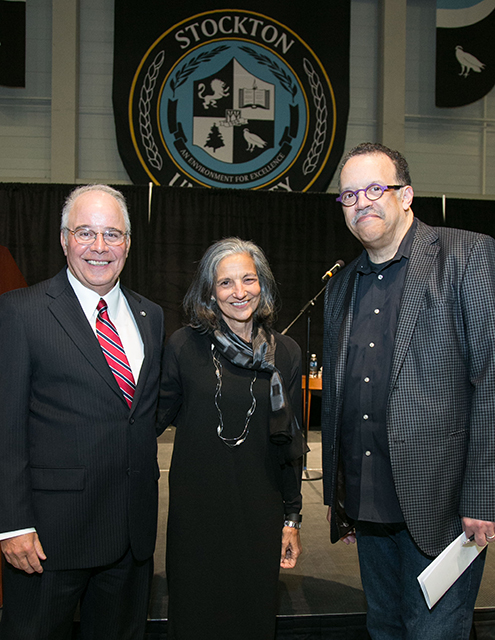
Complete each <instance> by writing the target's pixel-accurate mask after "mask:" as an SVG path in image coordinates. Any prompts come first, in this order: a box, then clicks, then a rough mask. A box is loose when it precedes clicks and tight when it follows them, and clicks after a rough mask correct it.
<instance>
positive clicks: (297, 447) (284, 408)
mask: <svg viewBox="0 0 495 640" xmlns="http://www.w3.org/2000/svg"><path fill="white" fill-rule="evenodd" d="M210 337H211V340H212V342H213V344H214V345H215V347H216V348H217V349H218V351H219V352H220V353H221V354H222V355H223V356H224V357H225V358H227V360H229V362H231V363H232V364H234V365H236V366H238V367H242V368H243V369H252V370H256V371H267V372H268V373H270V374H271V378H270V404H271V414H270V441H271V442H273V443H274V444H276V445H279V447H280V448H279V459H280V461H281V462H282V463H287V462H290V461H292V460H297V459H298V458H300V457H301V456H302V455H304V454H305V453H306V452H307V451H309V448H308V446H307V444H306V441H305V439H304V435H303V433H302V431H301V428H300V426H299V423H298V421H297V418H296V416H295V415H294V412H293V411H292V407H291V404H290V399H289V397H288V395H287V391H286V390H285V385H284V380H283V378H282V375H281V373H280V371H279V370H278V369H277V367H276V366H275V349H276V348H277V344H276V342H275V336H274V335H273V334H272V333H271V332H270V333H269V332H267V331H265V329H263V327H261V326H257V325H255V326H254V330H253V341H252V343H251V344H249V343H247V342H244V340H242V339H241V338H239V336H238V335H236V334H235V333H234V332H233V331H231V329H230V328H229V327H228V326H227V324H226V323H225V322H223V321H221V326H220V328H219V329H216V330H215V331H214V332H213V333H212V334H210Z"/></svg>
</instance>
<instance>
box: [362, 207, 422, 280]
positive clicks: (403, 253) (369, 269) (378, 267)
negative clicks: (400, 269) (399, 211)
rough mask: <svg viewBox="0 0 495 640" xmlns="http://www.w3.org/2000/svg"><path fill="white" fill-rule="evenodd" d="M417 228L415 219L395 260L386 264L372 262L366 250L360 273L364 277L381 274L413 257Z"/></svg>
mask: <svg viewBox="0 0 495 640" xmlns="http://www.w3.org/2000/svg"><path fill="white" fill-rule="evenodd" d="M416 227H417V220H416V218H414V219H413V221H412V224H411V226H410V227H409V229H408V230H407V232H406V235H405V236H404V237H403V238H402V242H401V243H400V245H399V248H398V249H397V253H396V254H395V256H394V257H393V258H391V259H390V260H387V261H386V262H382V263H381V264H375V263H374V262H371V260H370V258H369V255H368V252H367V251H366V249H365V250H364V251H363V252H362V254H361V258H360V260H359V264H358V268H357V270H358V273H362V274H364V275H367V274H369V273H379V272H380V271H383V270H384V269H386V268H387V267H388V266H389V265H391V264H392V263H394V262H399V261H400V260H401V259H402V258H407V259H409V256H410V255H411V247H412V243H413V239H414V234H415V233H416Z"/></svg>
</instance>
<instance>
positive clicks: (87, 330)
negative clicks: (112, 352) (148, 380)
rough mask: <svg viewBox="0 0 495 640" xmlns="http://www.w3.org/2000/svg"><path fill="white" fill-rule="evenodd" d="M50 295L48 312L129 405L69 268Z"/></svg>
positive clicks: (48, 292) (57, 278) (55, 282)
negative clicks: (88, 316)
mask: <svg viewBox="0 0 495 640" xmlns="http://www.w3.org/2000/svg"><path fill="white" fill-rule="evenodd" d="M47 295H48V296H50V297H51V298H52V302H51V303H50V304H49V307H48V308H49V310H50V312H51V313H52V314H53V316H54V317H55V319H56V320H57V322H58V323H59V324H60V325H61V326H62V328H63V329H64V331H65V332H66V333H67V335H68V336H69V337H70V338H71V340H72V341H73V342H74V344H75V346H76V347H77V348H78V349H79V351H80V352H81V353H82V354H83V356H84V357H85V358H86V360H87V361H88V362H89V364H90V365H91V366H92V367H93V368H94V369H95V372H96V373H97V374H98V375H100V376H101V377H102V378H103V380H104V381H105V382H106V383H107V384H108V385H109V387H110V388H111V389H112V391H114V392H115V393H117V394H118V395H119V397H120V398H122V401H123V402H125V400H124V397H123V395H122V392H121V390H120V388H119V385H118V384H117V381H116V380H115V377H114V375H113V373H112V372H111V370H110V368H109V366H108V364H107V361H106V360H105V356H104V355H103V352H102V350H101V347H100V345H99V343H98V340H97V339H96V336H95V334H94V332H93V330H92V328H91V326H90V324H89V322H88V320H87V318H86V316H85V315H84V311H83V310H82V307H81V305H80V304H79V300H78V299H77V296H76V294H75V293H74V290H73V288H72V287H71V286H70V284H69V281H68V280H67V275H66V270H65V268H64V269H63V270H62V271H61V272H60V273H59V274H58V275H56V276H55V277H54V278H53V279H52V281H51V283H50V286H49V288H48V291H47Z"/></svg>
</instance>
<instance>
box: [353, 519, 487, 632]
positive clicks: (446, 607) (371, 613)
mask: <svg viewBox="0 0 495 640" xmlns="http://www.w3.org/2000/svg"><path fill="white" fill-rule="evenodd" d="M356 537H357V544H358V554H359V565H360V569H361V580H362V583H363V588H364V593H365V595H366V600H367V603H368V613H367V627H368V632H369V634H370V636H371V637H372V639H373V640H468V638H469V633H470V630H471V625H472V621H473V611H474V605H475V602H476V596H477V594H478V590H479V587H480V583H481V577H482V575H483V568H484V565H485V557H486V549H485V551H483V552H482V553H481V554H480V555H479V556H478V558H476V560H475V561H474V562H473V563H472V564H471V565H470V566H469V567H468V568H467V569H466V571H465V572H464V573H463V574H462V575H461V576H460V577H459V579H458V580H457V581H456V582H455V583H454V584H453V585H452V587H451V588H450V589H449V590H448V591H447V593H446V594H445V595H444V596H443V597H442V598H441V599H440V600H439V601H438V602H437V604H436V605H435V606H434V607H433V608H432V609H431V610H430V609H428V606H427V604H426V601H425V599H424V596H423V592H422V591H421V587H420V586H419V582H418V580H417V577H418V576H419V574H420V573H421V572H422V571H423V569H425V568H426V567H427V566H428V565H429V564H430V562H431V561H432V560H433V558H430V557H429V556H426V555H425V554H424V553H422V552H421V551H420V550H419V549H418V547H417V546H416V544H415V543H414V541H413V539H412V538H411V536H410V535H409V532H408V531H407V528H406V526H405V525H404V524H390V525H389V524H376V523H372V522H358V523H357V524H356Z"/></svg>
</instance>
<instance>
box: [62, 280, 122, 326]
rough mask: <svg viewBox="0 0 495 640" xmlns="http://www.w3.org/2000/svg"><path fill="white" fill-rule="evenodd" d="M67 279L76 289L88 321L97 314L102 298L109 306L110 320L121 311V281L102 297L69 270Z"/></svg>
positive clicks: (75, 291)
mask: <svg viewBox="0 0 495 640" xmlns="http://www.w3.org/2000/svg"><path fill="white" fill-rule="evenodd" d="M67 278H68V280H69V283H70V285H71V287H72V288H73V289H74V293H75V294H76V296H77V299H78V300H79V303H80V305H81V307H82V309H83V311H84V314H85V316H86V317H87V318H88V320H89V319H90V318H91V317H92V316H93V314H94V313H95V312H96V307H97V305H98V302H99V301H100V298H103V299H104V300H105V302H106V303H107V305H108V315H109V316H110V318H115V317H116V316H117V314H118V311H119V305H120V301H121V297H122V296H121V289H120V280H117V282H116V284H115V286H114V287H113V289H112V290H111V291H109V292H108V293H106V294H105V295H104V296H101V295H100V294H99V293H97V292H96V291H93V290H92V289H88V287H85V286H84V285H83V284H82V282H80V281H79V280H78V279H77V278H76V277H75V276H74V275H72V273H71V272H70V270H69V269H67Z"/></svg>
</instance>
